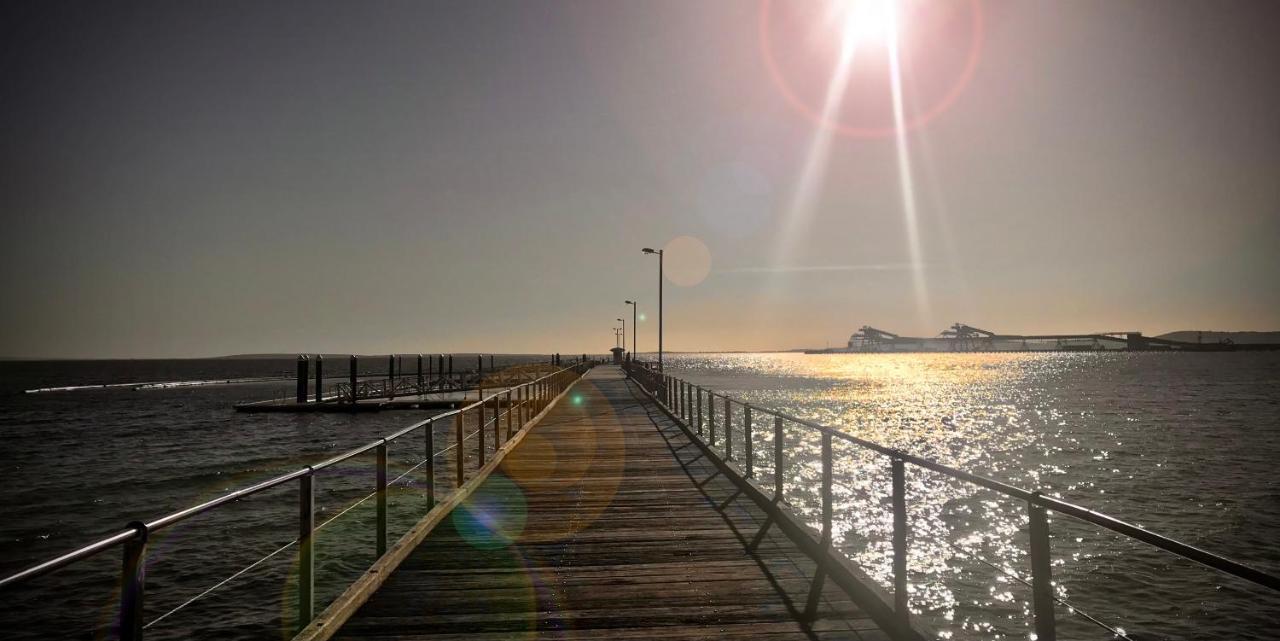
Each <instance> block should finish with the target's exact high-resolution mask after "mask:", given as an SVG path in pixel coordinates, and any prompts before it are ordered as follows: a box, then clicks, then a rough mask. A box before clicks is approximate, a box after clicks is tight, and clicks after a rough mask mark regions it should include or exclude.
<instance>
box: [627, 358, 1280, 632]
mask: <svg viewBox="0 0 1280 641" xmlns="http://www.w3.org/2000/svg"><path fill="white" fill-rule="evenodd" d="M624 369H626V371H627V373H628V375H629V376H630V377H631V378H632V379H633V380H635V381H636V382H638V383H639V384H640V386H641V387H643V388H644V389H645V391H646V392H648V393H649V394H650V395H651V396H652V397H653V398H654V399H655V400H656V401H657V402H658V403H659V404H661V405H662V406H663V407H664V408H665V409H666V410H667V411H668V412H670V413H671V414H672V415H673V416H674V417H676V418H677V419H678V420H679V421H681V422H682V423H683V424H684V426H685V428H686V429H687V430H688V431H689V433H690V434H691V435H695V436H696V437H697V438H696V440H697V441H698V442H699V443H700V444H701V445H702V446H703V449H704V450H705V451H707V452H708V453H710V454H712V456H713V457H714V458H716V459H718V461H717V462H718V463H719V464H720V465H721V466H722V468H723V469H725V470H728V471H729V472H731V473H732V474H733V475H735V476H737V477H738V478H737V480H738V481H739V482H740V484H741V485H744V486H745V487H747V488H749V489H751V490H752V496H753V498H755V499H756V500H757V503H759V504H761V506H762V507H764V508H765V509H768V510H772V511H773V512H771V514H774V515H777V514H778V512H777V511H779V510H782V509H783V508H782V506H785V505H786V492H785V490H786V488H785V485H784V478H783V474H782V473H781V470H782V469H783V465H784V463H783V462H784V460H785V458H786V456H787V452H786V451H785V447H784V438H783V424H784V423H788V424H793V425H797V426H800V427H803V428H806V429H809V430H813V431H816V432H818V433H819V434H820V436H821V441H822V443H821V447H822V450H821V456H820V458H821V490H820V503H821V506H820V510H821V530H820V532H818V533H811V534H816V535H817V542H816V543H817V546H816V547H812V548H810V549H811V550H816V551H817V552H815V554H822V555H826V554H829V553H830V552H831V551H832V550H833V549H834V547H833V545H832V520H833V497H832V483H833V478H832V477H833V471H832V470H833V454H832V442H833V441H834V440H840V441H843V442H847V443H850V444H853V445H855V446H857V447H859V448H861V449H864V450H868V451H871V452H874V453H876V454H879V455H882V456H885V457H887V458H889V463H890V473H891V479H892V481H891V486H892V487H891V497H890V499H891V503H892V510H893V542H892V547H893V559H892V561H893V562H892V566H893V567H892V575H893V590H892V592H893V604H892V614H893V616H895V617H897V621H896V623H897V625H900V626H902V628H903V629H906V628H908V627H909V620H910V616H911V615H910V610H909V608H908V590H907V535H908V533H909V532H910V523H909V522H908V520H907V509H906V482H905V478H906V473H905V468H906V466H907V465H913V466H916V467H918V468H921V469H926V470H931V471H933V472H937V473H940V474H942V475H944V476H947V477H950V478H953V479H956V480H959V481H962V482H964V483H967V484H969V485H974V486H978V487H981V488H985V489H988V490H993V491H995V492H996V493H998V494H1002V495H1004V496H1007V497H1011V498H1015V499H1019V500H1022V501H1024V502H1025V503H1026V510H1027V517H1028V521H1029V534H1030V546H1029V556H1030V565H1031V579H1030V582H1029V585H1030V587H1031V593H1032V615H1033V620H1034V629H1035V633H1036V638H1037V640H1038V641H1054V639H1055V638H1056V620H1055V612H1054V605H1055V604H1056V603H1059V602H1061V599H1059V598H1058V597H1057V595H1055V593H1054V589H1053V582H1052V576H1051V570H1050V568H1051V558H1050V548H1049V520H1048V515H1047V513H1048V512H1049V511H1053V512H1056V513H1058V514H1064V515H1067V516H1070V517H1073V518H1075V519H1077V520H1080V521H1083V522H1086V523H1091V524H1093V525H1096V526H1098V527H1101V528H1103V529H1105V530H1109V531H1111V532H1114V533H1117V534H1120V535H1121V536H1123V537H1126V538H1129V539H1133V540H1137V541H1141V542H1143V543H1147V544H1149V545H1151V546H1154V547H1156V548H1158V549H1161V550H1164V551H1166V552H1169V553H1171V554H1174V555H1176V556H1179V557H1182V558H1185V559H1189V560H1191V561H1195V562H1197V563H1200V564H1202V565H1205V566H1207V567H1210V568H1213V569H1215V570H1218V571H1220V572H1223V573H1226V574H1228V575H1231V576H1234V577H1237V578H1240V579H1243V580H1245V581H1249V582H1251V583H1254V584H1256V585H1259V586H1262V587H1265V588H1269V589H1271V590H1273V591H1277V592H1280V577H1277V576H1275V575H1272V574H1269V573H1267V572H1264V571H1262V570H1259V569H1257V568H1254V567H1251V566H1248V565H1245V564H1243V563H1240V562H1238V561H1235V560H1232V559H1229V558H1227V557H1224V556H1221V555H1218V554H1214V553H1212V552H1209V551H1207V550H1203V549H1200V548H1197V547H1195V546H1192V545H1189V544H1186V543H1183V542H1181V541H1177V540H1174V539H1172V538H1169V537H1166V536H1163V535H1160V534H1156V533H1155V532H1152V531H1150V530H1147V529H1144V528H1142V527H1139V526H1137V525H1133V524H1131V523H1127V522H1125V521H1122V520H1120V519H1117V518H1115V517H1113V516H1110V515H1107V514H1103V513H1101V512H1097V511H1095V510H1091V509H1089V508H1086V507H1083V506H1080V505H1076V504H1074V503H1070V502H1067V501H1064V500H1061V499H1058V498H1055V497H1052V496H1048V495H1047V494H1045V493H1042V492H1040V491H1038V490H1027V489H1023V488H1020V487H1016V486H1014V485H1010V484H1008V483H1005V482H1003V481H998V480H996V479H992V478H988V477H985V476H980V475H977V474H973V473H971V472H966V471H964V470H960V469H956V468H953V467H950V466H947V465H943V464H942V463H938V462H937V461H932V460H929V459H925V458H920V457H918V456H914V455H911V454H908V453H906V452H903V451H901V450H897V449H894V448H890V447H886V446H884V445H881V444H879V443H874V442H871V441H867V440H865V439H861V438H858V437H856V436H853V435H851V434H847V433H844V432H841V431H840V430H838V429H835V428H832V427H828V426H825V425H821V424H818V423H815V422H813V421H809V420H805V419H802V418H799V417H796V416H792V415H789V414H786V413H784V412H780V411H777V410H773V409H768V408H762V407H757V406H754V405H751V404H749V403H745V402H743V401H741V400H738V399H735V398H732V397H730V396H728V395H726V394H723V393H719V392H715V391H713V390H711V389H708V388H705V387H702V386H699V385H694V384H692V383H690V382H688V381H685V380H683V379H680V378H677V377H675V376H672V375H670V374H667V373H665V372H663V371H661V370H659V369H658V368H657V367H655V366H654V365H653V364H652V363H645V362H640V361H629V362H628V363H626V364H625V365H624ZM704 399H705V401H706V402H705V404H704V402H703V401H704ZM718 404H720V405H722V409H721V411H720V412H717V411H716V405H718ZM735 408H736V410H737V411H738V412H741V413H742V420H741V421H739V422H738V423H739V426H740V427H741V429H742V430H743V431H744V434H743V438H742V441H741V443H742V445H743V449H744V451H743V452H741V453H739V454H737V455H735V453H734V451H733V446H734V442H735V439H734V435H733V429H734V427H735V422H734V420H733V415H734V413H735ZM717 414H718V416H717ZM758 415H764V416H768V417H772V418H773V425H772V430H773V437H774V438H773V443H772V445H773V447H772V449H773V452H772V453H771V455H772V456H771V458H772V461H771V464H772V467H773V469H774V470H775V474H774V475H773V476H774V478H773V484H774V487H772V488H765V487H762V486H761V485H759V480H758V479H757V478H756V474H755V466H756V463H757V459H758V458H760V457H758V456H757V455H756V453H755V452H754V451H753V449H754V446H755V443H754V441H755V440H756V439H753V437H752V430H753V429H754V427H755V426H754V424H753V416H758ZM717 418H719V419H720V421H719V422H718V421H717ZM718 441H719V442H720V443H721V445H720V446H719V451H717V447H718V446H717V442H718ZM734 462H736V463H737V464H735V463H734ZM840 554H841V556H842V557H843V558H844V559H848V557H847V556H845V555H843V553H840ZM824 558H825V557H824ZM815 560H818V562H819V566H820V567H822V564H823V561H822V560H820V559H815ZM1019 580H1022V579H1021V578H1019ZM1068 605H1069V604H1068ZM1076 611H1078V610H1076ZM1088 618H1089V619H1090V620H1092V621H1093V622H1094V623H1096V624H1098V625H1100V626H1101V627H1104V628H1106V629H1108V630H1110V631H1112V632H1113V633H1117V632H1116V629H1113V628H1112V627H1110V626H1107V625H1106V624H1104V623H1102V622H1101V621H1098V620H1096V619H1093V618H1092V617H1088ZM1117 634H1120V633H1117Z"/></svg>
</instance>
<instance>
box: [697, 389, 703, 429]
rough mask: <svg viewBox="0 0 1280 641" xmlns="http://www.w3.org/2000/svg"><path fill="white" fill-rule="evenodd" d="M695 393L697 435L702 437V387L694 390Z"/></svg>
mask: <svg viewBox="0 0 1280 641" xmlns="http://www.w3.org/2000/svg"><path fill="white" fill-rule="evenodd" d="M696 392H697V394H698V404H697V413H698V420H697V421H696V422H697V424H698V435H699V436H701V435H702V386H701V385H699V386H698V387H697V388H696Z"/></svg>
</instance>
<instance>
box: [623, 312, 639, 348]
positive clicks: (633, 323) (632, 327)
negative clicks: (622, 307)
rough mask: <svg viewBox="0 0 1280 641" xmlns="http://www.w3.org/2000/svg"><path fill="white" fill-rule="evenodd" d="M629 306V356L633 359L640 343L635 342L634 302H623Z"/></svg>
mask: <svg viewBox="0 0 1280 641" xmlns="http://www.w3.org/2000/svg"><path fill="white" fill-rule="evenodd" d="M625 302H626V303H627V304H628V305H630V306H631V356H632V358H635V354H636V352H638V351H640V343H638V342H636V325H637V324H638V323H636V302H635V301H633V300H629V301H625Z"/></svg>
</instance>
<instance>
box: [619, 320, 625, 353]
mask: <svg viewBox="0 0 1280 641" xmlns="http://www.w3.org/2000/svg"><path fill="white" fill-rule="evenodd" d="M618 322H619V323H622V351H624V352H625V351H627V319H625V318H619V319H618Z"/></svg>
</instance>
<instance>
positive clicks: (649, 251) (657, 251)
mask: <svg viewBox="0 0 1280 641" xmlns="http://www.w3.org/2000/svg"><path fill="white" fill-rule="evenodd" d="M642 251H643V252H644V253H646V254H657V255H658V371H659V372H661V371H662V250H661V249H653V248H651V247H645V248H644V249H643V250H642Z"/></svg>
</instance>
